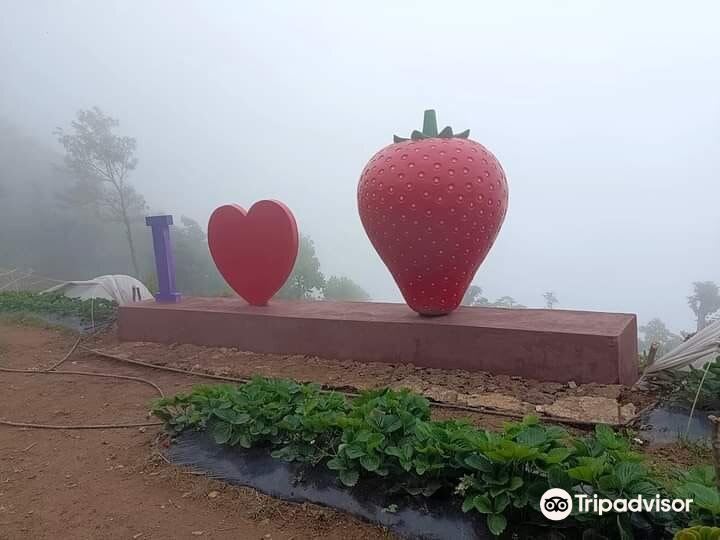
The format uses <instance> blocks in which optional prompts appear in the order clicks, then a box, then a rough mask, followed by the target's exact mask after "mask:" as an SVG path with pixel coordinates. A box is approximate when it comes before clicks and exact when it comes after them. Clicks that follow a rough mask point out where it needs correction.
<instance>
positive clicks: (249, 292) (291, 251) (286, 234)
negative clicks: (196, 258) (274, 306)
mask: <svg viewBox="0 0 720 540" xmlns="http://www.w3.org/2000/svg"><path fill="white" fill-rule="evenodd" d="M208 244H209V245H210V254H211V255H212V258H213V260H214V261H215V266H217V268H218V270H219V271H220V274H222V276H223V278H225V281H227V283H228V285H230V287H232V289H233V290H234V291H235V292H236V293H238V294H239V295H240V296H241V297H242V298H244V299H245V300H246V301H247V302H248V303H249V304H252V305H253V306H265V305H267V303H268V300H270V298H272V297H273V295H274V294H275V293H276V292H278V291H279V290H280V287H282V286H283V284H284V283H285V281H287V278H288V276H289V275H290V272H292V269H293V265H294V264H295V259H296V258H297V253H298V230H297V224H296V223H295V217H294V216H293V215H292V212H291V211H290V209H289V208H288V207H287V206H285V205H284V204H283V203H281V202H279V201H258V202H256V203H255V204H253V205H252V207H251V208H250V211H248V212H246V211H245V210H244V209H243V208H242V207H240V206H238V205H236V204H227V205H224V206H221V207H219V208H217V209H216V210H215V211H214V212H213V213H212V215H211V216H210V222H209V223H208Z"/></svg>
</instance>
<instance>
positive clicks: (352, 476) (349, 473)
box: [338, 469, 360, 487]
mask: <svg viewBox="0 0 720 540" xmlns="http://www.w3.org/2000/svg"><path fill="white" fill-rule="evenodd" d="M338 478H340V481H341V482H342V483H343V484H345V485H346V486H348V487H352V486H354V485H355V484H357V481H358V479H359V478H360V473H359V472H358V471H356V470H355V469H350V470H343V471H340V473H339V474H338Z"/></svg>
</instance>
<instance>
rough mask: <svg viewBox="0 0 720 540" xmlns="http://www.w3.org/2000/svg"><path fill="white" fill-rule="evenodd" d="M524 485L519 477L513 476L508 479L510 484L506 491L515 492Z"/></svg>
mask: <svg viewBox="0 0 720 540" xmlns="http://www.w3.org/2000/svg"><path fill="white" fill-rule="evenodd" d="M523 484H524V482H523V479H522V478H520V477H519V476H513V477H512V478H511V479H510V484H509V485H508V491H515V490H516V489H518V488H520V487H522V485H523Z"/></svg>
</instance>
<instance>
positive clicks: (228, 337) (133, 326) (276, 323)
mask: <svg viewBox="0 0 720 540" xmlns="http://www.w3.org/2000/svg"><path fill="white" fill-rule="evenodd" d="M119 336H120V339H122V340H125V341H150V342H158V343H168V344H169V343H192V344H195V345H207V346H220V347H237V348H239V349H241V350H246V351H252V352H260V353H279V354H309V355H316V356H320V357H324V358H336V359H347V360H358V361H372V362H389V363H396V364H402V363H412V364H414V365H416V366H421V367H431V368H442V369H464V370H469V371H480V370H481V371H487V372H490V373H493V374H505V375H519V376H521V377H525V378H530V379H537V380H541V381H557V382H567V381H575V382H577V383H589V382H596V383H605V384H613V383H622V384H628V385H629V384H632V383H634V382H635V381H636V380H637V377H638V368H637V321H636V317H635V315H631V314H622V313H599V312H585V311H566V310H559V309H554V310H545V309H517V310H515V309H497V308H481V307H461V308H459V309H458V310H457V311H455V312H453V313H451V314H450V315H446V316H443V317H433V318H426V317H421V316H419V315H418V314H416V313H415V312H413V311H411V310H410V309H409V308H408V307H407V306H406V305H404V304H382V303H371V302H367V303H364V302H283V301H272V302H271V304H270V305H269V306H267V307H254V306H250V305H248V304H247V303H245V302H244V301H243V300H241V299H239V298H186V299H183V300H182V301H181V302H179V303H177V304H161V303H156V302H153V301H149V302H140V303H136V304H129V305H126V306H122V307H121V308H120V315H119Z"/></svg>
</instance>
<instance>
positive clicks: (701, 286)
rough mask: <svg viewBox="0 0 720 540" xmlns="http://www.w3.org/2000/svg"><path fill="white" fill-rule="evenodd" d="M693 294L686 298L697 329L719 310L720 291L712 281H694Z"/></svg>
mask: <svg viewBox="0 0 720 540" xmlns="http://www.w3.org/2000/svg"><path fill="white" fill-rule="evenodd" d="M693 289H694V293H693V294H692V295H691V296H688V305H689V306H690V309H692V311H693V313H694V314H695V317H696V318H697V329H698V331H700V330H702V329H703V328H705V326H707V324H708V317H709V316H710V315H712V314H713V313H715V312H716V311H718V310H719V309H720V290H719V289H718V286H717V284H716V283H715V282H714V281H696V282H694V283H693Z"/></svg>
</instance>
